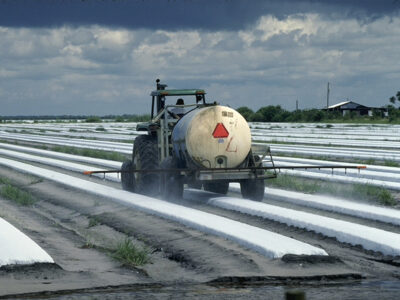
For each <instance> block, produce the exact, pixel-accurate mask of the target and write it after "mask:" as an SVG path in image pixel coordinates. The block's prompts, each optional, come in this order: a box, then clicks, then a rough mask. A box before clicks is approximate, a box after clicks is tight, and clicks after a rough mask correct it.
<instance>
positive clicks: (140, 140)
mask: <svg viewBox="0 0 400 300" xmlns="http://www.w3.org/2000/svg"><path fill="white" fill-rule="evenodd" d="M132 164H133V168H135V169H137V170H150V169H158V167H159V165H158V149H157V138H156V137H153V136H150V135H139V136H138V137H137V138H136V139H135V141H134V144H133V154H132ZM133 177H134V179H133V181H134V192H135V193H139V194H143V195H147V196H157V195H158V194H159V191H160V187H159V183H160V175H159V174H158V173H147V172H135V173H134V174H133Z"/></svg>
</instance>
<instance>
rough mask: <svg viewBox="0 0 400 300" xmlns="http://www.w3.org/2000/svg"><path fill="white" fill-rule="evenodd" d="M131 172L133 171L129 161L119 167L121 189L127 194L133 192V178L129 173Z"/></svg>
mask: <svg viewBox="0 0 400 300" xmlns="http://www.w3.org/2000/svg"><path fill="white" fill-rule="evenodd" d="M132 170H133V164H132V161H131V160H127V161H125V162H124V163H123V164H122V166H121V171H122V172H121V183H122V189H124V190H125V191H129V192H134V191H135V177H134V175H133V173H130V172H129V171H132Z"/></svg>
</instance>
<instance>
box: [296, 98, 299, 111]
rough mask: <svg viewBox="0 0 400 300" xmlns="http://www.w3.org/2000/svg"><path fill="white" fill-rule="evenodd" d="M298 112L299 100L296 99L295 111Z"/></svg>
mask: <svg viewBox="0 0 400 300" xmlns="http://www.w3.org/2000/svg"><path fill="white" fill-rule="evenodd" d="M297 110H299V99H296V111H297Z"/></svg>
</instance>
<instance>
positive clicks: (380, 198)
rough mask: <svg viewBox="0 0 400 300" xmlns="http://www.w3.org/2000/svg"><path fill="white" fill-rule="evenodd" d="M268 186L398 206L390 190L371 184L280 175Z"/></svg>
mask: <svg viewBox="0 0 400 300" xmlns="http://www.w3.org/2000/svg"><path fill="white" fill-rule="evenodd" d="M267 184H268V185H269V186H271V187H277V188H282V189H286V190H291V191H296V192H301V193H306V194H325V195H330V196H336V197H343V198H345V199H356V200H361V201H368V202H375V203H379V204H381V205H385V206H395V205H396V204H397V201H396V199H395V198H394V197H393V195H392V193H391V192H390V191H389V190H387V189H385V188H382V187H376V186H373V185H370V184H338V183H332V182H324V181H320V180H311V179H305V178H298V177H294V176H290V175H286V174H279V175H278V177H277V178H274V179H271V180H269V181H268V183H267Z"/></svg>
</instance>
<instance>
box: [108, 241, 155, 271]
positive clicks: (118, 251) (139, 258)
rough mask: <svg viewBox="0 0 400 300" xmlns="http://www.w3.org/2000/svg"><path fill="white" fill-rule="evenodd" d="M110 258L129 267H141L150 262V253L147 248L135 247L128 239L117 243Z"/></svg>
mask: <svg viewBox="0 0 400 300" xmlns="http://www.w3.org/2000/svg"><path fill="white" fill-rule="evenodd" d="M111 256H112V257H113V258H115V259H116V260H118V261H119V262H121V263H123V264H124V265H127V266H131V267H135V266H141V265H144V264H146V263H148V262H149V261H150V251H149V250H148V249H147V248H140V247H137V246H135V245H134V244H133V242H132V241H131V240H130V239H129V238H125V239H124V240H123V241H121V242H119V243H118V244H117V246H116V248H115V249H114V251H113V252H112V253H111Z"/></svg>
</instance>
